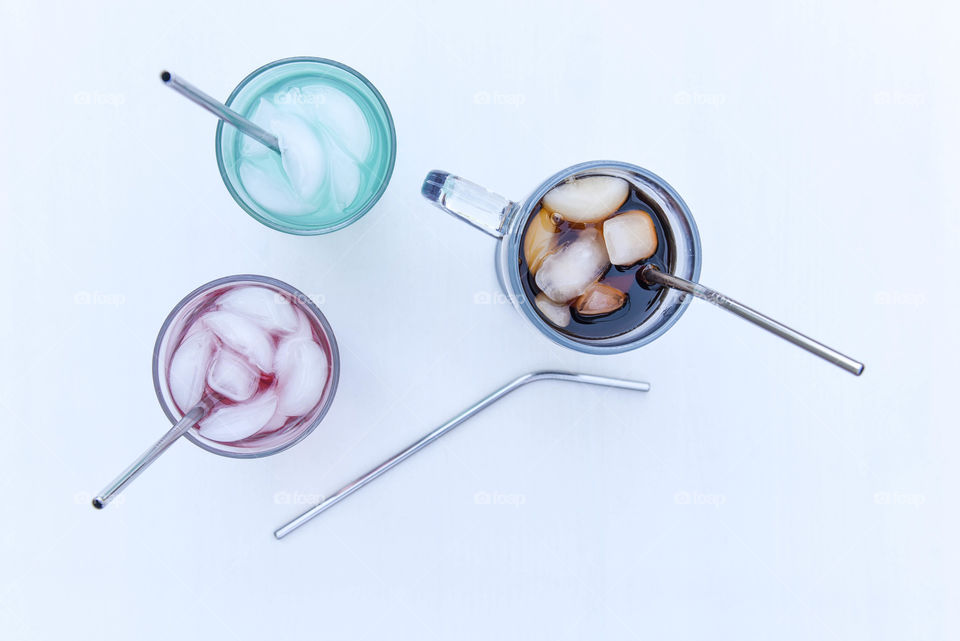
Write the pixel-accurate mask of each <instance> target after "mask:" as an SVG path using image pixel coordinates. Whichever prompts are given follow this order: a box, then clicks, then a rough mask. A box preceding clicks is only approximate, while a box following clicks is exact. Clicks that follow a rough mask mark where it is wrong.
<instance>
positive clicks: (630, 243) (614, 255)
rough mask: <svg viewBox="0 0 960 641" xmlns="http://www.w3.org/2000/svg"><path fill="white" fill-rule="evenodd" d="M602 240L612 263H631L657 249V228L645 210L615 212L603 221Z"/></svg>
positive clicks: (648, 255) (653, 252)
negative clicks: (615, 213)
mask: <svg viewBox="0 0 960 641" xmlns="http://www.w3.org/2000/svg"><path fill="white" fill-rule="evenodd" d="M603 241H604V243H605V244H606V246H607V254H608V255H609V256H610V262H611V263H613V264H614V265H632V264H634V263H635V262H637V261H640V260H643V259H644V258H650V257H651V256H653V255H654V254H655V253H656V251H657V228H656V227H655V226H654V224H653V218H651V217H650V214H648V213H647V212H645V211H639V210H633V211H625V212H623V213H622V214H617V215H616V216H614V217H613V218H608V219H607V220H605V221H604V222H603Z"/></svg>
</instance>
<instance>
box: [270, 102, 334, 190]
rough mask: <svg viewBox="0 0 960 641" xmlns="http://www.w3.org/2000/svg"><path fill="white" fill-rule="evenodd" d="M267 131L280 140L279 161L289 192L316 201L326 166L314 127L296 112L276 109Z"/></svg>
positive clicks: (323, 152)
mask: <svg viewBox="0 0 960 641" xmlns="http://www.w3.org/2000/svg"><path fill="white" fill-rule="evenodd" d="M270 132H271V133H273V134H275V135H276V136H277V141H278V142H279V143H280V160H281V162H282V163H283V170H284V171H285V172H286V174H287V178H288V179H289V180H290V184H291V185H292V186H293V191H294V192H295V193H296V194H297V195H298V196H300V198H302V199H303V200H306V201H314V200H316V199H317V197H318V195H319V193H320V188H321V187H322V186H323V181H324V180H325V179H326V165H327V159H326V155H327V151H326V150H325V149H324V144H323V142H322V141H321V140H320V137H319V136H318V135H317V132H316V130H315V129H314V128H313V127H311V126H310V125H308V124H307V123H306V122H304V121H303V119H302V118H300V117H299V116H297V115H296V114H293V113H286V112H280V114H279V116H278V117H277V118H275V119H274V120H271V121H270Z"/></svg>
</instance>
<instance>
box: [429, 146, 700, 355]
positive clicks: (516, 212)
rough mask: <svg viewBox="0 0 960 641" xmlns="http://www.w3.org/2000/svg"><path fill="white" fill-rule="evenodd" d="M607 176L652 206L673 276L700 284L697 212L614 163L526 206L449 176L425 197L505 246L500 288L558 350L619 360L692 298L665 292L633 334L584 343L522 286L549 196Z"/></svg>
mask: <svg viewBox="0 0 960 641" xmlns="http://www.w3.org/2000/svg"><path fill="white" fill-rule="evenodd" d="M592 175H603V176H615V177H618V178H623V179H624V180H626V181H627V182H629V183H630V184H631V185H632V186H633V188H635V189H636V190H637V191H638V192H639V193H640V194H641V196H642V198H643V200H645V201H646V202H647V204H648V205H650V208H651V211H652V212H653V213H654V214H655V215H656V216H657V218H658V219H659V220H660V222H661V224H662V227H663V230H664V234H665V236H666V240H667V243H668V245H669V249H670V252H669V255H670V264H669V265H668V267H669V272H670V273H671V274H673V275H675V276H679V277H680V278H685V279H687V280H691V281H696V280H698V279H699V278H700V234H699V232H698V231H697V225H696V223H695V222H694V220H693V216H692V214H691V213H690V209H689V208H688V207H687V205H686V203H684V202H683V199H682V198H680V195H679V194H678V193H677V192H676V190H674V189H673V187H671V186H670V185H669V184H668V183H667V182H666V181H665V180H663V179H662V178H660V177H659V176H657V175H656V174H654V173H653V172H650V171H648V170H646V169H644V168H642V167H638V166H636V165H631V164H628V163H625V162H618V161H612V160H595V161H591V162H584V163H580V164H578V165H574V166H572V167H568V168H566V169H564V170H562V171H560V172H557V173H556V174H554V175H553V176H551V177H550V178H548V179H547V180H545V181H543V182H542V183H540V186H539V187H537V188H536V189H534V190H533V192H532V193H531V194H530V195H529V196H527V197H526V198H525V199H524V200H522V201H520V202H513V201H511V200H509V199H507V198H504V197H503V196H500V195H498V194H495V193H493V192H491V191H488V190H487V189H485V188H484V187H481V186H480V185H477V184H476V183H473V182H470V181H469V180H466V179H464V178H461V177H459V176H454V175H452V174H449V173H447V172H444V171H432V172H430V173H429V174H428V175H427V177H426V179H425V180H424V182H423V187H422V189H421V193H422V194H423V196H424V197H425V198H426V199H427V200H429V201H430V202H432V203H433V204H435V205H436V206H437V207H439V208H440V209H442V210H443V211H445V212H447V213H448V214H452V215H453V216H456V217H458V218H461V219H463V220H465V221H466V222H468V223H470V224H471V225H473V226H474V227H476V228H477V229H480V230H481V231H484V232H486V233H488V234H490V235H491V236H493V237H494V238H496V239H498V243H497V250H496V258H495V267H496V271H497V277H498V278H499V281H500V286H501V287H502V288H503V291H504V293H505V294H506V295H507V297H508V298H509V299H510V300H511V301H512V302H513V305H514V307H515V308H516V309H517V311H519V312H520V313H521V314H522V315H523V316H524V317H525V318H526V319H527V320H528V321H529V322H530V323H532V324H533V326H534V327H536V328H537V329H538V330H539V331H540V333H541V334H543V335H544V336H546V337H547V338H549V339H550V340H552V341H553V342H555V343H558V344H560V345H563V346H564V347H569V348H571V349H575V350H577V351H580V352H585V353H588V354H616V353H619V352H626V351H628V350H631V349H636V348H638V347H640V346H642V345H646V344H647V343H649V342H650V341H653V340H655V339H656V338H658V337H659V336H660V335H662V334H663V333H664V332H666V331H667V330H668V329H670V328H671V327H672V326H673V324H674V323H676V322H677V320H679V318H680V316H681V315H682V314H683V312H684V311H685V310H686V309H687V306H688V305H689V304H690V297H689V296H687V295H686V294H684V293H683V292H681V291H679V290H676V289H666V290H665V291H664V292H663V295H662V296H661V297H660V299H659V304H658V305H657V306H656V308H655V309H653V310H652V311H651V313H650V314H649V315H648V316H647V318H646V319H645V320H644V321H643V322H641V323H640V324H639V325H638V326H637V327H635V328H634V329H632V330H630V331H628V332H626V333H623V334H620V335H618V336H613V337H610V338H600V339H594V338H579V337H577V336H573V335H571V334H566V333H563V332H560V331H557V330H556V329H555V328H554V327H552V326H551V325H550V324H549V323H547V322H546V321H545V320H544V319H543V318H542V317H541V316H540V314H538V313H537V311H536V310H535V309H533V305H532V302H531V301H530V300H528V299H527V296H526V294H525V293H524V290H523V285H522V284H521V280H520V278H521V277H520V256H521V254H522V252H521V246H522V243H523V233H524V230H526V228H527V223H528V222H529V220H530V217H531V216H532V215H533V213H534V212H535V211H536V210H537V204H538V203H539V202H540V200H541V199H542V198H543V196H544V195H545V194H546V193H547V192H548V191H550V190H551V189H552V188H553V187H555V186H556V185H557V184H559V183H561V182H563V181H565V180H567V179H568V178H575V177H582V176H592Z"/></svg>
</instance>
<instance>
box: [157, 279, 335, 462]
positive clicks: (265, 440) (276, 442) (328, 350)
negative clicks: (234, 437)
mask: <svg viewBox="0 0 960 641" xmlns="http://www.w3.org/2000/svg"><path fill="white" fill-rule="evenodd" d="M249 285H254V286H259V287H264V288H266V289H269V290H273V291H274V292H275V293H276V295H277V296H278V297H283V298H285V299H286V300H287V301H288V302H290V303H291V304H292V305H293V307H294V309H297V310H299V311H300V312H302V313H303V315H304V316H305V317H306V319H307V320H308V321H309V323H310V325H311V332H312V337H313V340H314V342H316V343H317V344H318V345H319V346H320V347H321V349H322V350H323V352H324V354H325V355H326V358H327V371H326V382H325V384H324V390H323V394H322V396H321V398H320V401H319V402H318V403H317V404H316V406H315V407H314V408H313V409H312V410H311V411H309V412H307V413H306V414H304V415H302V416H299V417H293V418H291V419H288V420H287V422H286V423H285V424H283V425H281V426H277V427H275V428H274V429H271V430H269V431H268V430H262V431H261V432H258V433H256V434H254V435H252V436H248V437H247V438H244V439H242V440H239V441H233V442H220V441H215V440H212V439H210V438H206V437H204V436H202V435H201V434H200V432H199V431H198V430H197V429H196V428H191V429H189V430H187V432H186V433H185V434H184V436H186V438H187V439H189V440H190V441H192V442H193V443H194V444H196V445H199V446H200V447H202V448H203V449H205V450H207V451H208V452H213V453H214V454H220V455H221V456H230V457H233V458H259V457H262V456H269V455H271V454H276V453H278V452H282V451H283V450H285V449H287V448H289V447H292V446H293V445H295V444H296V443H299V442H300V441H301V440H303V439H304V438H306V437H307V435H308V434H310V432H312V431H313V430H314V429H315V428H316V426H317V425H318V424H319V423H320V421H321V420H322V419H323V417H324V415H325V414H326V413H327V410H328V409H329V408H330V404H331V403H332V401H333V397H334V395H335V393H336V390H337V382H338V380H339V377H340V356H339V351H338V350H337V342H336V339H335V338H334V335H333V330H332V329H331V327H330V324H329V323H328V322H327V319H326V318H325V317H324V315H323V313H321V312H320V310H319V309H317V306H316V305H314V303H313V301H311V300H310V298H309V297H307V296H306V295H304V294H303V293H301V292H300V291H298V290H297V289H295V288H293V287H291V286H290V285H288V284H287V283H284V282H282V281H279V280H276V279H274V278H268V277H266V276H256V275H250V274H243V275H237V276H228V277H226V278H220V279H217V280H215V281H212V282H209V283H207V284H206V285H202V286H201V287H199V288H197V289H196V290H194V291H192V292H190V293H189V294H188V295H187V296H186V297H185V298H184V299H183V300H182V301H180V302H179V303H178V304H177V306H176V307H174V308H173V311H171V312H170V314H169V316H167V319H166V320H165V321H164V323H163V326H162V327H161V328H160V333H159V335H158V336H157V342H156V346H155V347H154V350H153V384H154V388H155V389H156V392H157V399H158V400H159V401H160V407H162V408H163V411H164V413H165V414H166V415H167V418H168V419H170V422H171V423H176V422H177V421H179V420H180V419H181V418H182V417H183V414H184V412H186V411H189V410H190V408H189V407H183V408H181V407H179V406H178V405H177V403H176V402H175V401H174V399H173V394H172V393H171V391H170V384H169V372H168V370H169V367H170V362H171V359H172V358H173V354H174V351H175V350H176V348H177V346H178V345H179V344H180V343H181V341H182V339H183V338H184V335H185V333H186V332H187V331H188V330H189V328H190V327H191V325H192V324H193V322H194V321H195V320H196V319H197V318H198V317H199V316H200V315H201V314H203V313H204V312H205V311H207V310H208V309H209V308H210V305H211V304H212V303H213V301H214V300H215V299H216V298H217V297H219V296H221V295H222V294H224V293H226V292H227V291H229V290H231V289H236V288H239V287H243V286H249ZM257 393H259V392H257Z"/></svg>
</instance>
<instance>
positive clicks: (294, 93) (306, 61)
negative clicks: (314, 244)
mask: <svg viewBox="0 0 960 641" xmlns="http://www.w3.org/2000/svg"><path fill="white" fill-rule="evenodd" d="M227 104H228V105H229V106H230V107H231V108H233V109H235V110H236V111H238V112H240V113H241V114H243V115H244V116H246V117H247V118H250V119H251V120H253V121H254V122H256V123H257V124H259V125H260V126H262V127H264V128H265V129H267V130H269V131H271V132H272V133H274V134H276V135H277V136H278V138H279V139H280V141H281V149H282V150H283V157H282V158H281V156H280V155H279V154H277V153H276V152H274V151H271V150H269V149H267V148H266V147H263V146H262V145H260V144H259V143H257V142H256V141H254V140H252V139H250V138H248V137H246V136H244V135H243V134H241V133H240V132H238V131H237V130H236V129H234V128H233V127H231V126H229V125H225V124H223V123H221V124H220V125H219V126H218V128H217V162H218V165H219V167H220V173H221V175H222V176H223V179H224V183H225V184H226V185H227V189H228V190H229V191H230V192H231V194H232V195H233V197H234V199H235V200H236V201H237V202H238V203H239V204H240V206H241V207H242V208H243V209H244V210H246V211H247V212H248V213H249V214H250V215H251V216H253V217H254V218H256V219H257V220H259V221H260V222H262V223H264V224H265V225H267V226H269V227H272V228H274V229H277V230H280V231H284V232H287V233H292V234H304V235H307V234H321V233H326V232H330V231H333V230H336V229H339V228H341V227H344V226H346V225H348V224H350V223H351V222H353V221H354V220H356V219H358V218H359V217H360V216H362V215H363V214H364V213H366V212H367V211H368V210H369V209H370V208H371V207H372V206H373V205H374V204H375V203H376V201H377V200H378V199H379V198H380V196H381V194H382V193H383V190H384V189H385V188H386V185H387V182H388V181H389V179H390V175H391V173H392V171H393V164H394V158H395V155H396V138H395V133H394V129H393V120H392V118H391V116H390V112H389V109H388V108H387V106H386V103H384V101H383V98H382V97H381V96H380V94H379V93H378V92H377V91H376V89H375V88H374V87H373V86H372V85H370V83H369V82H368V81H367V80H366V79H365V78H363V77H362V76H360V75H359V74H358V73H356V72H354V71H352V70H350V69H349V68H345V67H343V66H341V65H339V64H338V63H335V62H332V61H326V60H321V59H315V58H292V59H287V60H281V61H277V62H275V63H271V64H270V65H267V66H265V67H263V68H261V69H258V70H257V71H255V72H254V73H252V74H251V75H250V76H248V77H247V79H246V80H244V81H243V82H242V83H240V85H239V86H238V87H237V89H235V90H234V92H233V94H232V95H231V97H230V98H229V99H228V101H227Z"/></svg>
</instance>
